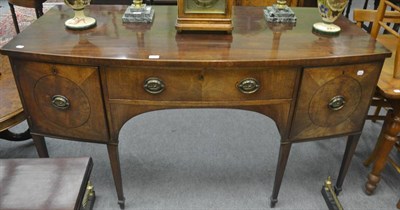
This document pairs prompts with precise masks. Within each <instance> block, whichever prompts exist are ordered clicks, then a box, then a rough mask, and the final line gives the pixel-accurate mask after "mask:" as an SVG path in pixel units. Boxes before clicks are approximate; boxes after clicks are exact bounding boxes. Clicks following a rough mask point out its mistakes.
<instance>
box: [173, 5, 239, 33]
mask: <svg viewBox="0 0 400 210" xmlns="http://www.w3.org/2000/svg"><path fill="white" fill-rule="evenodd" d="M232 6H233V0H178V18H177V20H176V25H175V28H176V30H177V31H178V32H181V31H226V32H228V33H231V32H232V30H233V26H232Z"/></svg>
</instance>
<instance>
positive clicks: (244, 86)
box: [236, 78, 260, 94]
mask: <svg viewBox="0 0 400 210" xmlns="http://www.w3.org/2000/svg"><path fill="white" fill-rule="evenodd" d="M236 87H237V88H238V89H239V91H240V92H242V93H244V94H251V93H255V92H257V90H258V89H260V84H259V82H258V81H257V80H256V79H254V78H246V79H243V80H242V81H240V82H239V83H238V84H237V85H236Z"/></svg>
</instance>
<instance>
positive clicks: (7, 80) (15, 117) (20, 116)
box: [0, 55, 48, 156]
mask: <svg viewBox="0 0 400 210" xmlns="http://www.w3.org/2000/svg"><path fill="white" fill-rule="evenodd" d="M0 62H1V69H0V140H10V141H24V140H27V139H30V138H31V135H30V133H29V129H27V130H26V131H25V132H21V133H15V132H12V131H10V130H9V129H10V128H12V127H13V126H15V125H17V124H19V123H21V122H23V121H25V119H26V117H25V114H24V109H23V108H22V104H21V100H20V98H19V94H18V90H17V87H16V85H15V80H14V77H13V74H12V70H11V66H10V63H9V61H8V57H7V56H4V55H0ZM34 143H35V146H36V148H37V151H38V153H39V155H40V156H48V152H47V149H46V144H45V141H44V140H43V139H35V140H34Z"/></svg>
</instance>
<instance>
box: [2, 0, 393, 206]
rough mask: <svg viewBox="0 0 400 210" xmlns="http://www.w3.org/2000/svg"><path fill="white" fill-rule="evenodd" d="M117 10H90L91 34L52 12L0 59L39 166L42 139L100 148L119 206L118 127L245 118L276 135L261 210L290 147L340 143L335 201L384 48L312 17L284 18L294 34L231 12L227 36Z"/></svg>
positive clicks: (163, 15) (65, 12) (240, 10)
mask: <svg viewBox="0 0 400 210" xmlns="http://www.w3.org/2000/svg"><path fill="white" fill-rule="evenodd" d="M126 7H127V6H122V5H120V6H111V5H103V6H99V5H91V6H88V7H87V8H86V9H85V13H86V14H87V15H88V16H91V17H94V18H96V20H97V26H96V27H95V28H92V29H88V30H83V31H71V30H68V29H66V28H65V26H64V22H65V21H66V20H67V19H69V18H70V17H71V16H72V15H73V11H72V10H71V9H70V8H68V7H66V6H62V5H57V6H55V7H53V8H52V9H51V10H49V11H48V12H47V13H46V14H45V15H44V16H42V17H41V18H39V19H38V20H37V21H35V22H34V23H33V24H32V25H31V26H29V27H28V28H27V29H25V30H24V31H23V32H22V33H20V34H19V35H18V36H16V37H15V38H14V39H13V40H11V41H10V42H9V43H8V44H6V45H5V46H4V47H3V48H2V49H1V50H0V52H1V53H3V54H5V55H8V56H9V58H10V62H11V64H12V69H13V73H14V76H15V79H16V83H17V87H18V90H19V93H20V96H21V100H22V104H23V107H24V110H25V114H26V116H27V119H28V124H29V127H30V129H31V133H32V135H33V139H34V140H35V142H36V143H37V145H39V147H40V148H39V149H40V150H41V151H42V152H39V153H40V154H42V156H45V155H43V154H47V153H46V152H45V150H46V147H45V144H43V142H44V138H43V136H53V137H57V138H63V139H71V140H77V141H87V142H96V143H104V144H106V145H107V148H108V152H109V158H110V161H111V166H112V170H113V176H114V181H115V185H116V189H117V194H118V200H119V204H120V205H121V206H123V205H124V200H125V198H124V195H123V189H122V179H121V169H120V163H119V154H118V136H119V131H120V129H121V127H122V126H123V125H124V123H125V122H126V121H128V120H129V119H131V118H133V117H135V116H137V115H139V114H142V113H145V112H148V111H153V110H161V109H171V108H234V109H244V110H250V111H255V112H258V113H261V114H263V115H266V116H268V117H270V118H271V119H273V120H274V121H275V123H276V125H277V128H278V130H279V132H280V135H281V146H280V153H279V157H278V166H277V169H276V176H275V183H274V189H273V191H272V197H271V206H274V205H275V204H276V202H277V196H278V193H279V188H280V185H281V181H282V178H283V174H284V171H285V167H286V163H287V160H288V156H289V153H290V148H291V144H292V143H295V142H303V141H310V140H318V139H324V138H327V137H334V136H344V135H346V136H349V138H348V144H347V147H346V152H345V155H344V158H343V162H342V166H341V169H340V173H339V177H338V179H337V184H336V186H335V187H336V191H337V192H340V191H341V186H342V184H343V181H344V177H345V175H346V172H347V169H348V167H349V165H350V162H351V158H352V155H353V153H354V150H355V148H356V145H357V142H358V139H359V136H360V133H361V131H362V128H363V125H364V121H365V117H366V114H367V111H368V107H369V104H370V101H371V97H372V95H373V92H374V90H375V87H376V83H377V80H378V77H379V74H380V71H381V67H382V64H383V62H384V59H385V58H386V57H388V56H390V52H389V51H388V50H386V49H385V48H384V47H383V46H382V45H380V44H379V43H377V42H376V41H375V40H373V39H372V38H371V37H370V36H369V34H367V33H366V32H364V31H363V30H361V29H360V28H358V27H357V26H355V25H354V24H353V23H351V22H350V21H349V20H347V19H345V18H343V17H340V18H339V19H338V20H337V21H336V24H337V25H339V26H340V27H341V28H342V32H341V33H340V35H338V36H334V37H329V36H324V35H320V34H316V33H313V32H312V25H313V24H314V23H315V22H318V21H321V18H320V16H319V13H318V11H317V8H292V9H293V10H294V12H295V13H296V16H297V23H296V24H288V23H280V24H277V23H275V24H273V23H268V22H266V21H265V19H264V14H263V9H264V8H263V7H240V6H238V7H234V10H233V25H234V29H233V31H232V34H226V33H224V32H215V33H213V32H195V33H194V32H182V33H178V32H177V31H176V30H175V23H176V18H177V8H176V6H154V9H155V19H154V21H153V23H149V24H143V23H141V24H135V23H122V20H121V17H122V15H123V13H124V12H125V10H126Z"/></svg>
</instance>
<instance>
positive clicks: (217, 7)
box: [184, 0, 226, 14]
mask: <svg viewBox="0 0 400 210" xmlns="http://www.w3.org/2000/svg"><path fill="white" fill-rule="evenodd" d="M184 2H185V13H190V14H204V13H206V14H225V10H226V0H185V1H184Z"/></svg>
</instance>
